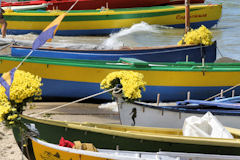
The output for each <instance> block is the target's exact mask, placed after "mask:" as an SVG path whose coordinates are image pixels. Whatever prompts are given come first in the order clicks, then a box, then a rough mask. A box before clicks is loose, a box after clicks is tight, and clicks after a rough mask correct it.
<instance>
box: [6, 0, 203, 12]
mask: <svg viewBox="0 0 240 160" xmlns="http://www.w3.org/2000/svg"><path fill="white" fill-rule="evenodd" d="M190 2H191V3H204V0H191V1H190ZM74 3H75V0H67V1H66V0H61V1H57V0H51V1H48V2H47V1H41V0H39V1H24V2H23V1H22V2H19V1H18V2H3V3H2V4H1V5H2V7H12V6H28V5H41V4H47V5H48V7H47V10H55V9H59V10H68V9H69V8H70V7H71V6H72V5H73V4H74ZM163 4H164V5H166V4H184V0H176V1H171V2H170V0H159V1H156V0H142V1H138V0H131V1H127V2H124V1H121V0H111V1H110V2H108V1H106V0H79V1H78V2H77V3H76V4H75V6H74V7H73V8H72V10H88V9H99V8H101V7H107V6H108V8H111V9H113V8H133V7H150V6H159V5H163ZM106 5H107V6H106Z"/></svg>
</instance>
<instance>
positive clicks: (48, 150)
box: [26, 137, 177, 160]
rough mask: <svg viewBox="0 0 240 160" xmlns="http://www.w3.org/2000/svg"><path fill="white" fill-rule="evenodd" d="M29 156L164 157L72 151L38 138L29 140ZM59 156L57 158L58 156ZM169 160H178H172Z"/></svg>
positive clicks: (75, 158) (138, 159)
mask: <svg viewBox="0 0 240 160" xmlns="http://www.w3.org/2000/svg"><path fill="white" fill-rule="evenodd" d="M28 143H29V144H28V146H27V150H28V153H29V154H28V155H27V154H26V156H29V159H35V160H42V159H43V158H45V159H52V158H56V157H57V158H60V159H71V160H79V157H81V159H84V160H93V159H94V160H110V159H112V160H113V159H114V160H126V159H128V160H156V157H159V159H160V158H161V157H163V156H161V155H160V154H158V153H157V152H156V153H147V152H136V151H120V150H106V149H97V151H98V152H94V151H87V150H80V149H72V148H67V147H62V146H59V145H56V144H53V143H48V142H46V141H42V140H40V139H37V138H33V137H30V138H29V140H28ZM56 154H57V156H56ZM169 160H177V159H176V158H170V157H169Z"/></svg>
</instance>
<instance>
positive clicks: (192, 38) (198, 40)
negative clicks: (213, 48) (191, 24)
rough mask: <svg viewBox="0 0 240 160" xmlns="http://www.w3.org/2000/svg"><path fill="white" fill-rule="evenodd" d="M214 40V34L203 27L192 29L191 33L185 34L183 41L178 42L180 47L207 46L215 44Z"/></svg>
mask: <svg viewBox="0 0 240 160" xmlns="http://www.w3.org/2000/svg"><path fill="white" fill-rule="evenodd" d="M212 38H213V35H212V32H211V31H210V30H209V29H207V28H206V27H205V26H204V25H202V26H201V27H199V28H198V29H195V30H194V29H191V30H190V31H189V32H187V33H186V34H184V36H183V38H182V40H180V41H179V42H178V45H184V44H186V45H191V44H195V45H198V44H203V45H206V46H207V45H211V44H212V43H213V42H212Z"/></svg>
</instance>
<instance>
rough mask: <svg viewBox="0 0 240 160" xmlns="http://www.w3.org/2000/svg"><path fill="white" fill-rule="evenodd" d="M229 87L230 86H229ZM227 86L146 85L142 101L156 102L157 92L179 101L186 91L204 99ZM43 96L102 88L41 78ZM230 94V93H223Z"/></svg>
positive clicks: (83, 94) (70, 95)
mask: <svg viewBox="0 0 240 160" xmlns="http://www.w3.org/2000/svg"><path fill="white" fill-rule="evenodd" d="M229 87H230V86H229ZM229 87H221V86H220V87H168V86H146V91H145V92H143V93H142V97H143V98H142V99H141V100H142V101H151V102H156V99H157V94H158V93H160V95H161V97H160V100H161V101H179V100H185V99H186V97H187V92H188V91H190V92H191V99H205V98H209V97H210V96H213V95H215V94H217V93H219V92H220V91H221V89H228V88H229ZM42 89H43V97H44V96H45V97H68V98H81V97H86V96H89V95H92V94H95V93H99V92H101V91H103V90H101V89H100V85H99V83H88V82H72V81H60V80H50V79H43V86H42ZM239 89H240V87H237V88H235V93H236V95H239V94H240V90H239ZM224 96H226V97H228V96H231V93H228V94H224ZM95 99H102V100H112V98H111V95H110V94H109V93H105V94H103V95H100V96H97V97H95Z"/></svg>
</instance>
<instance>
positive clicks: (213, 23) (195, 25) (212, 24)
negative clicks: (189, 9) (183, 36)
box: [167, 20, 219, 29]
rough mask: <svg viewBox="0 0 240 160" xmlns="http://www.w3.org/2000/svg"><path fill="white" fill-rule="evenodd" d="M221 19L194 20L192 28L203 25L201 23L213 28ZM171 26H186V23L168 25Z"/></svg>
mask: <svg viewBox="0 0 240 160" xmlns="http://www.w3.org/2000/svg"><path fill="white" fill-rule="evenodd" d="M218 21H219V20H214V21H204V22H194V23H191V24H190V28H193V29H196V28H199V27H201V25H204V26H205V27H207V28H211V27H213V26H215V25H216V24H217V23H218ZM167 26H169V27H174V28H185V24H176V25H167Z"/></svg>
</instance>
